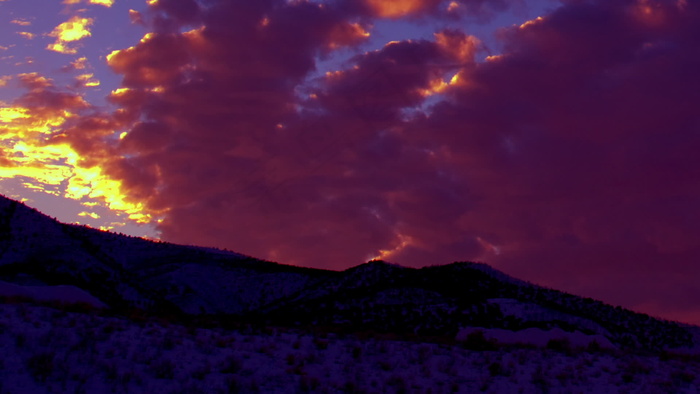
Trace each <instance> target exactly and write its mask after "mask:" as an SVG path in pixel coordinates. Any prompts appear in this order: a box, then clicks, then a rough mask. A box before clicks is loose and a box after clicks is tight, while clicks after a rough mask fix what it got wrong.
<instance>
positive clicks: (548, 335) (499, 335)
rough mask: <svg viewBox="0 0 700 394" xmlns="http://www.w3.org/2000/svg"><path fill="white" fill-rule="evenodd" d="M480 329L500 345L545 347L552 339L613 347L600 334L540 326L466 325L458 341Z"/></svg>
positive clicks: (578, 345)
mask: <svg viewBox="0 0 700 394" xmlns="http://www.w3.org/2000/svg"><path fill="white" fill-rule="evenodd" d="M479 331H481V332H482V333H483V334H484V338H485V339H486V340H491V341H495V342H496V343H498V344H500V345H530V346H537V347H546V346H547V344H548V343H549V342H550V341H552V340H555V341H566V342H567V343H568V344H569V345H570V346H572V347H574V348H581V349H584V348H587V347H588V346H590V345H591V344H592V343H593V342H597V343H598V345H599V346H600V348H603V349H615V345H613V344H612V343H611V342H610V341H609V340H608V339H607V338H605V337H604V336H602V335H586V334H584V333H582V332H579V331H574V332H566V331H564V330H562V329H560V328H553V329H551V330H543V329H540V328H534V327H533V328H526V329H524V330H519V331H510V330H504V329H500V328H479V327H466V328H463V329H461V330H460V331H459V332H458V333H457V337H456V339H457V340H458V341H465V340H466V339H467V338H468V337H469V335H470V334H473V333H475V332H479Z"/></svg>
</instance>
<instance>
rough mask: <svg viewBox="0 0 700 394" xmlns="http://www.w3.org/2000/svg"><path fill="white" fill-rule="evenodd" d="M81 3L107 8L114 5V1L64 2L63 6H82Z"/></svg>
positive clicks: (87, 0) (78, 0) (70, 0)
mask: <svg viewBox="0 0 700 394" xmlns="http://www.w3.org/2000/svg"><path fill="white" fill-rule="evenodd" d="M80 3H86V4H97V5H101V6H105V7H107V8H109V7H111V6H112V5H114V0H63V2H62V4H68V5H71V4H80Z"/></svg>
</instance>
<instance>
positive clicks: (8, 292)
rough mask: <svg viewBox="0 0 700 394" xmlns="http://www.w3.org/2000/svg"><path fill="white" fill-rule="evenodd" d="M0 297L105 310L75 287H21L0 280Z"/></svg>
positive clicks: (83, 291)
mask: <svg viewBox="0 0 700 394" xmlns="http://www.w3.org/2000/svg"><path fill="white" fill-rule="evenodd" d="M0 296H3V297H28V298H31V299H33V300H36V301H42V302H47V301H52V302H59V303H65V304H78V303H81V304H88V305H91V306H94V307H96V308H106V307H107V305H105V304H104V303H103V302H102V301H100V300H99V299H97V298H96V297H94V296H93V295H92V294H90V293H88V292H87V291H85V290H83V289H80V288H78V287H75V286H69V285H59V286H21V285H17V284H14V283H9V282H5V281H1V280H0Z"/></svg>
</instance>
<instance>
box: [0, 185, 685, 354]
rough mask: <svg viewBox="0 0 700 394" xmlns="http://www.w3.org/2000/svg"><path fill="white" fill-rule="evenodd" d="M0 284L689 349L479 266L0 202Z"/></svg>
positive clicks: (675, 338)
mask: <svg viewBox="0 0 700 394" xmlns="http://www.w3.org/2000/svg"><path fill="white" fill-rule="evenodd" d="M0 280H1V281H5V282H8V283H14V284H22V283H34V284H45V285H70V286H75V287H77V288H78V289H81V290H83V291H85V292H87V293H88V294H90V295H92V296H94V297H95V298H97V299H98V300H99V301H100V302H102V303H104V304H105V305H107V306H108V307H109V308H111V309H114V310H115V311H117V312H119V311H121V312H122V313H123V312H126V311H128V310H132V309H139V310H144V311H146V312H147V313H152V314H166V315H173V316H182V317H186V316H199V315H205V316H209V317H211V318H214V319H219V320H221V321H230V320H231V319H233V320H235V321H249V322H257V323H260V324H267V325H279V326H296V327H299V326H301V327H314V326H324V327H331V328H333V329H336V330H341V331H346V332H363V331H374V332H386V333H394V334H401V335H404V334H405V335H418V336H438V337H448V338H456V337H457V336H458V335H459V333H460V332H464V329H465V328H468V327H479V328H483V329H492V330H510V331H514V332H517V331H523V330H528V329H540V330H552V329H555V328H556V329H560V330H563V331H566V332H571V333H575V332H578V333H581V334H582V335H587V336H590V337H593V336H597V335H598V336H604V337H605V338H606V339H607V340H609V341H610V342H611V343H612V344H614V345H615V346H617V347H621V348H636V349H647V350H662V349H669V348H682V347H686V348H688V347H692V346H693V345H694V343H693V339H692V334H691V333H690V332H689V330H687V329H684V328H682V327H681V325H679V324H677V323H674V322H669V321H665V320H660V319H655V318H652V317H649V316H647V315H644V314H640V313H636V312H632V311H628V310H625V309H623V308H620V307H613V306H610V305H607V304H605V303H603V302H601V301H597V300H593V299H590V298H583V297H577V296H574V295H571V294H567V293H564V292H560V291H557V290H553V289H547V288H543V287H540V286H537V285H534V284H531V283H528V282H525V281H521V280H519V279H517V278H513V277H510V276H508V275H507V274H505V273H503V272H501V271H498V270H496V269H494V268H492V267H490V266H488V265H486V264H483V263H473V262H455V263H451V264H446V265H434V266H426V267H423V268H409V267H403V266H400V265H396V264H391V263H387V262H384V261H381V260H374V261H370V262H367V263H364V264H360V265H358V266H355V267H351V268H348V269H346V270H343V271H332V270H324V269H314V268H305V267H297V266H290V265H284V264H279V263H275V262H269V261H264V260H260V259H256V258H253V257H250V256H245V255H242V254H239V253H235V252H229V251H223V250H217V249H212V248H204V247H197V246H186V245H176V244H170V243H166V242H154V241H150V240H144V239H141V238H135V237H129V236H125V235H120V234H115V233H110V232H104V231H101V230H96V229H92V228H88V227H84V226H78V225H70V224H64V223H60V222H58V221H57V220H55V219H52V218H49V217H47V216H46V215H44V214H42V213H40V212H39V211H37V210H36V209H33V208H30V207H27V206H26V205H25V204H23V203H20V202H18V201H14V200H11V199H8V198H6V197H2V196H0Z"/></svg>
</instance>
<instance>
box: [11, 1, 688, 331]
mask: <svg viewBox="0 0 700 394" xmlns="http://www.w3.org/2000/svg"><path fill="white" fill-rule="evenodd" d="M65 3H67V2H65V1H64V2H63V4H62V3H61V2H59V1H55V2H47V1H45V0H33V1H28V0H4V1H0V10H1V12H0V18H3V21H2V23H0V26H2V28H3V29H4V30H3V31H2V37H3V40H4V41H3V42H0V61H1V63H0V65H2V75H0V78H2V79H1V80H0V81H2V82H0V84H2V85H4V86H2V88H0V100H2V107H0V110H2V111H3V112H0V117H1V118H0V120H2V121H3V122H4V123H3V124H4V126H2V127H3V129H2V130H3V134H2V140H0V147H2V152H0V153H2V157H0V161H1V162H2V163H0V164H2V165H3V167H1V168H0V170H1V171H0V177H1V178H2V179H0V192H3V193H5V194H8V195H11V196H16V197H19V198H24V199H27V201H28V203H29V204H30V205H32V206H36V207H37V208H39V209H41V210H43V211H45V212H47V213H49V214H51V215H53V216H57V217H59V218H60V219H62V220H65V221H80V222H81V223H87V224H90V225H93V226H95V227H104V228H113V229H115V230H117V231H124V232H129V233H132V234H138V235H149V236H153V237H156V236H158V237H160V238H162V239H164V240H167V241H173V242H180V243H194V244H201V245H210V246H218V247H225V248H229V249H232V250H235V251H238V252H241V253H246V254H249V255H254V256H257V257H261V258H266V259H272V260H275V261H279V262H282V263H288V264H297V265H303V266H313V267H323V268H331V269H343V268H346V267H349V266H352V265H356V264H359V263H361V262H363V261H366V260H368V259H370V258H374V257H382V258H384V259H386V260H389V261H393V262H396V263H399V264H403V265H408V266H424V265H430V264H445V263H449V262H452V261H464V260H478V261H483V262H486V263H489V264H491V265H493V266H494V267H496V268H499V269H501V270H503V271H505V272H507V273H509V274H511V275H514V276H517V277H520V278H523V279H527V280H531V281H533V282H536V283H539V284H543V285H547V286H550V287H554V288H557V289H562V290H565V291H569V292H573V293H575V294H579V295H584V296H589V297H595V298H599V299H602V300H604V301H606V302H609V303H612V304H615V305H622V306H626V307H630V308H633V309H635V310H639V311H643V312H647V313H650V314H653V315H656V316H661V317H666V318H672V319H680V320H683V321H687V322H694V323H700V307H698V305H700V288H699V287H698V286H696V284H695V282H696V279H697V278H698V274H696V271H697V270H696V264H697V262H698V261H700V246H699V243H698V240H700V225H699V224H698V217H700V215H699V213H700V212H699V211H700V208H699V203H700V198H699V197H700V182H699V181H700V155H698V153H697V152H698V151H699V149H700V112H699V111H698V110H697V108H698V106H699V105H700V86H699V85H700V78H698V77H697V71H696V70H697V68H698V64H699V63H700V50H699V49H700V48H698V47H699V46H700V5H698V3H696V2H691V1H684V0H665V1H662V0H656V1H655V0H618V1H609V0H598V1H594V0H589V1H586V0H571V1H561V2H555V1H509V0H461V1H453V2H450V1H440V0H406V1H388V0H335V1H330V0H329V1H281V0H280V1H273V0H227V1H224V0H201V1H195V0H157V1H153V0H152V1H149V2H148V4H146V3H144V2H142V1H128V0H122V1H120V0H116V1H113V2H111V1H107V0H100V1H97V0H73V1H68V3H75V4H65ZM64 22H68V24H64ZM86 33H89V35H88V34H86ZM89 74H92V75H89ZM97 81H99V85H97V83H96V82H97ZM139 223H140V224H139Z"/></svg>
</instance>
